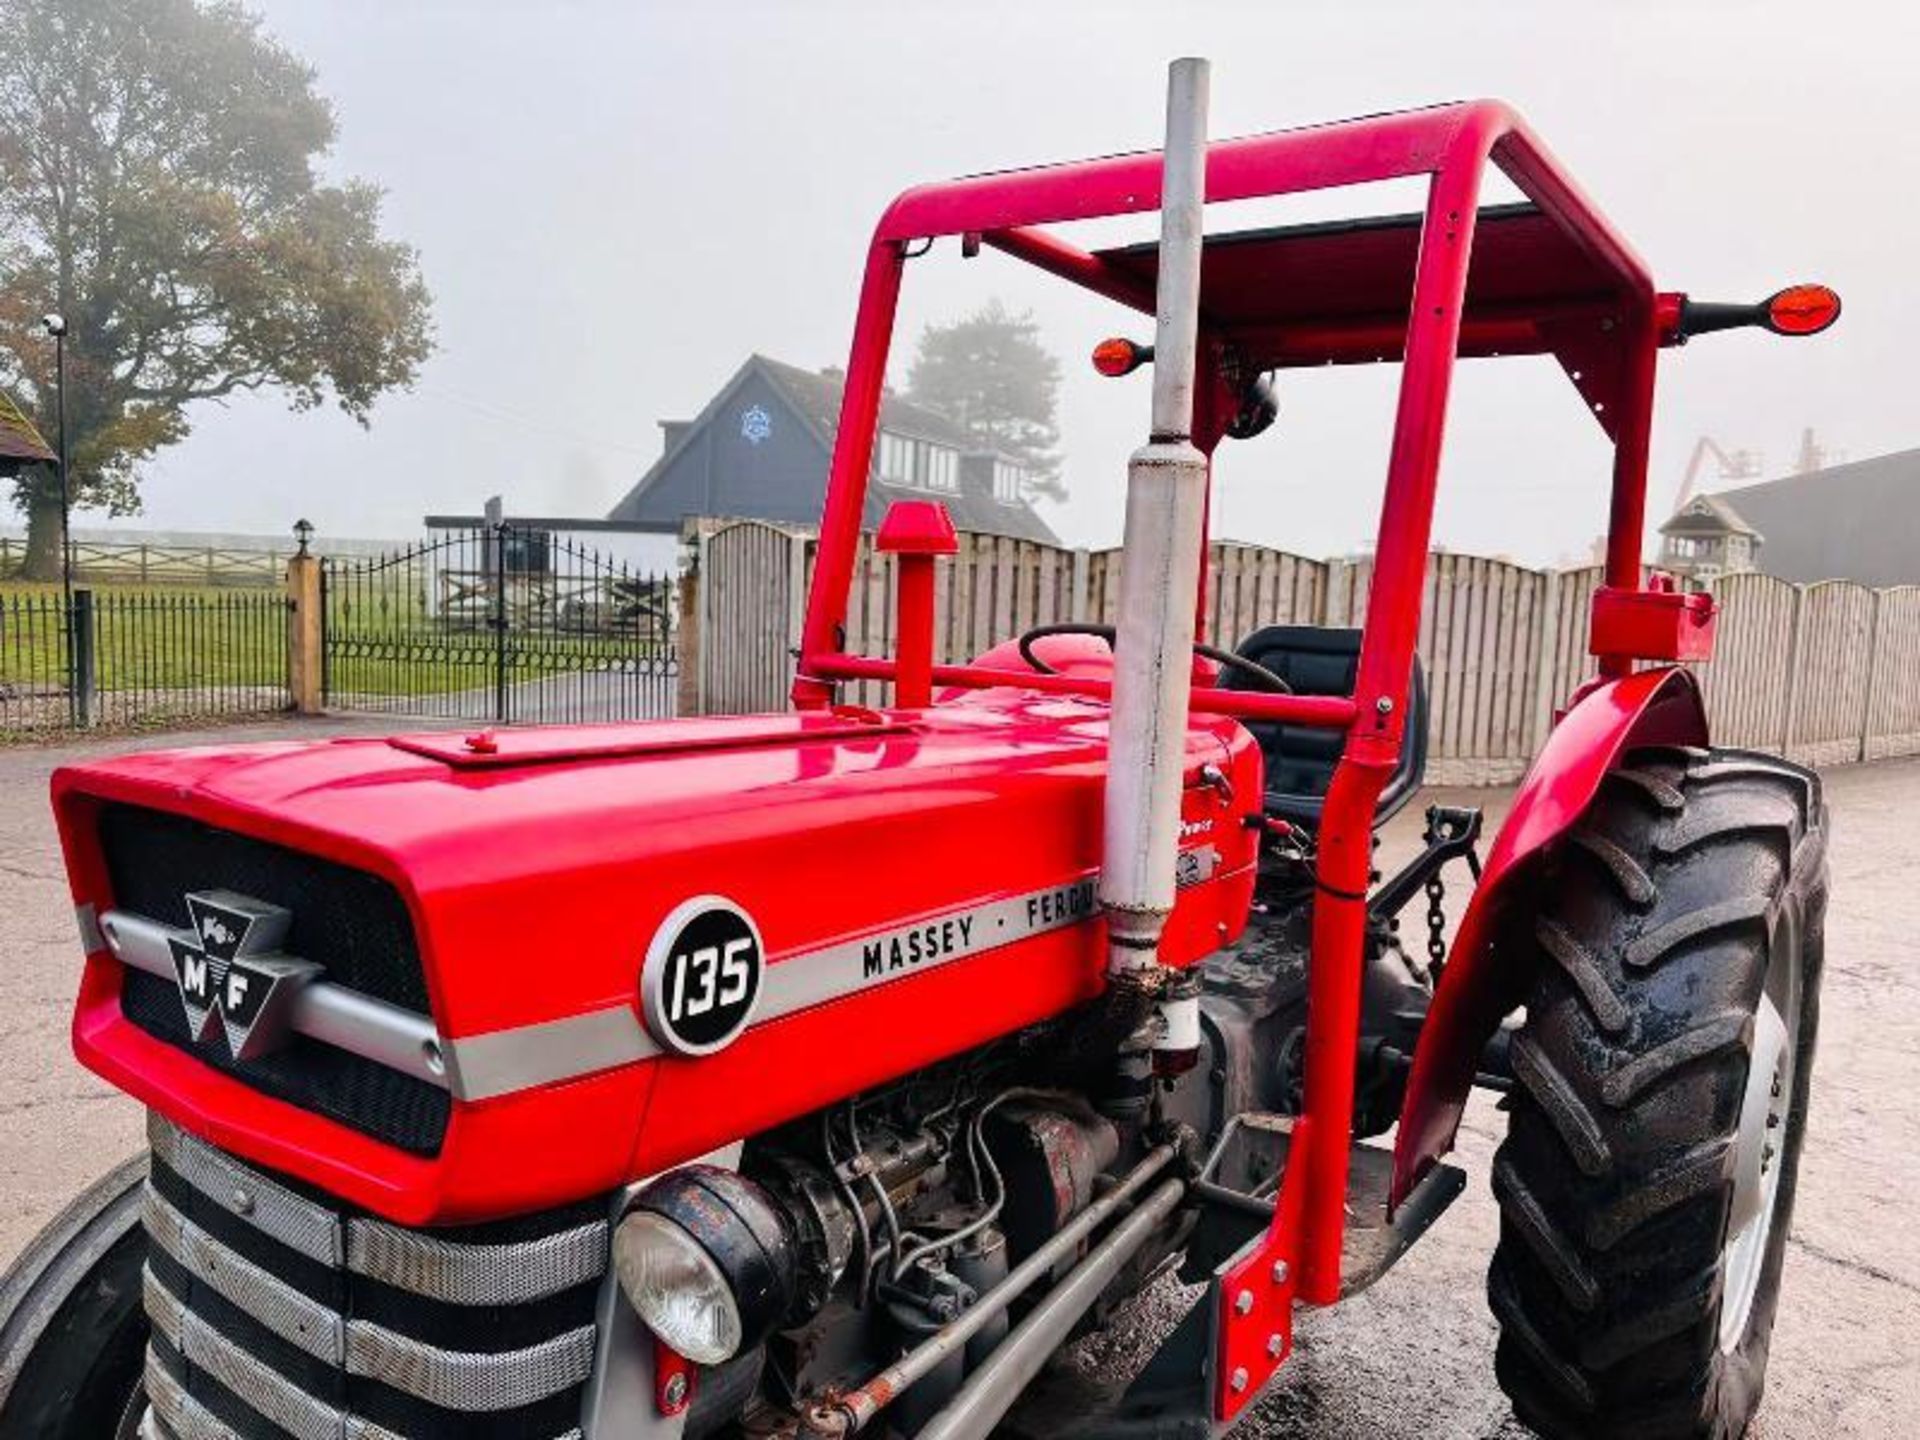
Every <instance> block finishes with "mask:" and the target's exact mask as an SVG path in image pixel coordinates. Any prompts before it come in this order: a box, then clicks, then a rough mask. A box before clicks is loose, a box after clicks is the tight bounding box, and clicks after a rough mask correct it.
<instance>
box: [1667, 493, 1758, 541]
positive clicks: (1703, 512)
mask: <svg viewBox="0 0 1920 1440" xmlns="http://www.w3.org/2000/svg"><path fill="white" fill-rule="evenodd" d="M1660 533H1661V534H1662V535H1702V534H1712V535H1718V534H1727V535H1753V536H1756V537H1757V536H1760V535H1761V532H1760V531H1758V530H1756V529H1754V528H1753V526H1751V525H1749V524H1748V523H1747V522H1746V521H1745V520H1744V519H1742V518H1741V516H1740V512H1739V511H1738V510H1736V509H1734V508H1733V506H1731V505H1729V504H1728V503H1727V501H1726V500H1725V498H1723V497H1722V496H1719V495H1696V496H1694V497H1693V498H1692V499H1691V500H1689V501H1687V503H1686V504H1685V505H1682V506H1681V507H1680V508H1679V509H1678V510H1676V511H1674V512H1673V515H1672V516H1671V517H1670V518H1669V519H1668V521H1667V523H1666V524H1664V525H1662V526H1661V527H1660Z"/></svg>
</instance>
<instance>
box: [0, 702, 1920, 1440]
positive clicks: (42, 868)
mask: <svg viewBox="0 0 1920 1440" xmlns="http://www.w3.org/2000/svg"><path fill="white" fill-rule="evenodd" d="M401 726H404V727H407V728H422V727H421V726H420V725H419V722H411V721H399V722H393V721H388V722H386V723H385V727H384V728H390V729H391V728H399V727H401ZM377 728H381V725H380V722H378V721H373V722H369V721H367V720H364V719H362V720H340V721H316V722H305V723H300V722H280V723H276V724H271V725H267V726H251V727H246V728H239V727H236V728H232V729H227V730H222V731H218V732H213V733H211V734H207V735H198V736H172V737H166V738H164V739H143V740H139V741H126V740H121V741H117V742H88V743H85V744H81V745H68V746H63V747H59V748H21V749H11V750H0V917H4V921H5V925H4V929H3V930H0V1264H4V1263H6V1262H8V1261H10V1260H11V1258H12V1256H13V1255H14V1253H15V1252H16V1251H17V1250H18V1249H19V1248H20V1247H21V1246H22V1245H24V1244H25V1243H26V1241H27V1239H28V1238H29V1237H30V1236H31V1235H32V1234H33V1233H34V1231H35V1230H37V1229H38V1228H39V1226H40V1225H41V1224H43V1223H44V1222H45V1221H46V1219H47V1218H48V1217H50V1216H51V1215H52V1214H53V1212H54V1211H55V1210H57V1209H58V1208H59V1207H60V1206H61V1205H62V1204H63V1203H64V1202H65V1201H66V1199H67V1198H68V1197H69V1196H71V1195H72V1194H74V1193H75V1192H76V1191H78V1190H79V1189H81V1188H82V1187H83V1186H84V1185H86V1184H87V1183H88V1182H89V1181H91V1180H93V1179H94V1178H95V1177H96V1176H98V1175H99V1174H100V1173H101V1172H102V1171H104V1170H106V1169H107V1168H108V1167H109V1166H110V1165H112V1164H113V1163H114V1162H115V1161H117V1160H118V1159H120V1158H121V1157H123V1156H125V1155H127V1154H129V1153H131V1152H132V1151H133V1150H134V1149H135V1148H136V1147H137V1146H138V1145H139V1144H140V1143H141V1120H140V1114H139V1111H138V1109H137V1107H135V1106H134V1105H133V1104H132V1103H131V1102H130V1101H128V1100H126V1099H124V1098H123V1097H121V1096H119V1095H117V1094H115V1093H114V1092H112V1091H110V1090H109V1089H107V1087H106V1086H104V1085H102V1084H101V1083H100V1082H98V1081H96V1080H94V1079H93V1078H92V1077H91V1076H89V1075H87V1074H86V1073H85V1072H83V1071H82V1070H81V1069H80V1068H79V1067H78V1066H77V1065H76V1064H75V1063H74V1062H73V1059H72V1057H71V1055H70V1054H69V1052H68V1048H67V1023H68V1017H69V1013H70V1009H71V1005H72V1001H73V992H74V985H75V981H76V977H77V975H78V973H79V950H78V945H77V943H76V939H75V935H74V928H73V912H72V907H71V904H70V902H69V899H68V896H67V891H66V882H65V880H64V878H63V876H62V874H61V868H60V862H59V855H58V851H57V848H56V845H55V841H54V835H53V826H52V823H51V819H50V817H49V815H48V811H47V800H46V795H47V777H48V775H49V774H50V773H51V771H52V770H53V768H54V767H55V766H56V765H57V764H60V763H63V762H64V761H66V760H68V759H71V758H74V757H77V756H80V755H87V754H96V753H105V752H111V751H113V750H116V749H127V748H132V747H133V746H134V745H139V746H141V747H143V748H144V747H152V746H156V745H160V744H181V743H187V742H188V741H205V740H212V741H219V740H232V739H239V738H242V737H245V738H266V737H269V736H271V737H275V738H280V737H286V736H290V735H304V736H315V735H321V734H332V733H342V732H347V731H361V732H365V731H367V730H369V729H377ZM1828 797H1829V801H1830V803H1831V805H1832V808H1833V813H1834V823H1833V849H1832V864H1833V871H1834V874H1833V891H1834V898H1833V904H1832V907H1831V910H1830V912H1829V916H1828V922H1827V944H1828V950H1827V970H1826V982H1825V989H1824V994H1823V1002H1822V1021H1821V1025H1822V1029H1821V1039H1820V1053H1819V1058H1818V1062H1817V1068H1816V1071H1815V1076H1814V1088H1813V1097H1814V1098H1813V1120H1812V1134H1811V1136H1810V1137H1809V1142H1808V1145H1807V1150H1806V1156H1805V1160H1804V1163H1803V1168H1802V1174H1801V1180H1800V1198H1799V1205H1798V1210H1797V1213H1796V1214H1795V1217H1794V1235H1793V1239H1792V1243H1791V1245H1790V1247H1789V1250H1788V1254H1787V1268H1786V1280H1785V1285H1786V1295H1785V1299H1784V1300H1783V1302H1782V1307H1781V1312H1780V1318H1779V1322H1778V1328H1777V1329H1776V1331H1775V1336H1774V1344H1773V1363H1772V1368H1771V1373H1772V1382H1771V1384H1770V1386H1769V1393H1768V1397H1767V1402H1766V1405H1765V1408H1764V1410H1763V1413H1762V1418H1761V1422H1760V1424H1759V1426H1758V1427H1757V1428H1756V1430H1755V1432H1754V1433H1755V1434H1756V1435H1758V1436H1761V1437H1764V1440H1788V1437H1794V1440H1798V1437H1806V1436H1817V1437H1821V1440H1834V1437H1842V1436H1874V1437H1883V1436H1896V1435H1912V1434H1916V1433H1920V1353H1916V1349H1917V1342H1920V1200H1917V1199H1916V1197H1917V1196H1920V966H1916V964H1915V962H1914V960H1913V950H1912V948H1911V947H1912V937H1911V935H1910V934H1909V933H1908V931H1907V925H1908V924H1909V922H1910V921H1911V920H1912V919H1913V917H1914V913H1915V912H1914V911H1913V910H1911V909H1909V908H1908V907H1909V906H1910V905H1911V904H1912V903H1913V900H1914V896H1915V893H1916V890H1920V878H1917V877H1920V829H1916V827H1915V825H1914V823H1913V817H1914V816H1915V815H1916V814H1920V761H1896V762H1888V763H1883V764H1879V765H1874V766H1870V767H1862V768H1849V769H1841V770H1836V771H1834V772H1832V773H1831V774H1830V775H1829V776H1828ZM1434 798H1436V799H1439V798H1444V799H1446V800H1448V801H1450V802H1452V803H1479V804H1484V805H1486V806H1487V807H1488V809H1489V811H1491V812H1497V811H1498V810H1499V809H1500V808H1501V806H1502V805H1503V803H1504V801H1505V798H1506V797H1505V795H1504V794H1502V793H1498V792H1478V793H1475V792H1448V793H1446V794H1445V795H1444V796H1441V795H1436V796H1435V797H1434ZM1489 818H1490V820H1491V819H1492V816H1491V815H1490V817H1489ZM1491 828H1492V827H1491V825H1490V826H1489V829H1490V830H1491ZM1417 830H1418V818H1417V815H1406V816H1402V817H1401V819H1400V820H1399V821H1396V823H1395V825H1394V827H1393V830H1392V833H1391V834H1390V835H1389V837H1388V843H1387V852H1388V858H1389V859H1391V857H1392V856H1393V855H1394V854H1395V853H1404V851H1405V850H1406V848H1407V847H1408V846H1409V845H1410V844H1411V843H1412V842H1413V840H1414V838H1415V835H1416V833H1417ZM1453 908H1454V909H1455V910H1456V911H1457V909H1458V903H1457V900H1456V902H1455V905H1454V907H1453ZM1503 1128H1504V1127H1503V1117H1502V1116H1501V1115H1500V1113H1499V1112H1498V1111H1497V1110H1495V1109H1494V1107H1493V1105H1492V1104H1491V1102H1490V1101H1488V1100H1486V1099H1485V1098H1477V1099H1476V1100H1475V1102H1474V1104H1473V1106H1472V1107H1471V1108H1470V1109H1469V1110H1468V1113H1467V1119H1466V1123H1465V1125H1464V1127H1463V1128H1462V1131H1461V1137H1460V1138H1461V1143H1460V1149H1459V1152H1458V1156H1457V1158H1458V1160H1459V1161H1460V1162H1461V1163H1462V1164H1464V1166H1465V1167H1466V1169H1467V1171H1468V1173H1469V1176H1470V1180H1469V1185H1468V1189H1467V1193H1466V1194H1465V1195H1464V1196H1463V1197H1462V1198H1461V1200H1460V1201H1459V1202H1458V1203H1457V1204H1456V1205H1455V1206H1454V1207H1453V1209H1452V1210H1451V1211H1450V1212H1449V1213H1448V1214H1447V1215H1446V1216H1445V1217H1444V1218H1443V1219H1442V1220H1441V1221H1440V1223H1439V1224H1438V1225H1437V1226H1436V1227H1435V1229H1434V1231H1433V1232H1432V1233H1431V1234H1430V1235H1429V1236H1428V1237H1427V1238H1426V1239H1425V1240H1424V1241H1423V1242H1422V1243H1421V1244H1420V1245H1418V1246H1416V1247H1415V1249H1414V1250H1413V1252H1412V1254H1411V1255H1410V1256H1409V1257H1408V1258H1407V1259H1406V1260H1405V1261H1403V1262H1402V1263H1401V1265H1400V1266H1399V1267H1398V1268H1397V1269H1395V1270H1394V1271H1393V1273H1392V1274H1390V1275H1389V1276H1387V1278H1386V1279H1385V1280H1383V1281H1382V1282H1381V1283H1380V1284H1379V1285H1377V1286H1376V1287H1375V1288H1374V1289H1372V1290H1371V1291H1369V1292H1367V1293H1366V1294H1364V1295H1362V1296H1360V1297H1358V1298H1357V1299H1354V1300H1352V1301H1349V1302H1348V1303H1346V1304H1345V1305H1342V1306H1341V1307H1339V1308H1338V1309H1335V1310H1331V1311H1325V1312H1313V1313H1308V1314H1306V1315H1304V1316H1303V1321H1302V1325H1301V1336H1302V1344H1301V1347H1300V1349H1299V1351H1298V1352H1297V1353H1296V1356H1295V1358H1294V1359H1293V1361H1292V1362H1291V1363H1290V1364H1289V1366H1288V1369H1287V1371H1286V1373H1285V1377H1284V1379H1283V1381H1282V1383H1281V1384H1280V1386H1279V1387H1277V1389H1276V1391H1275V1392H1274V1393H1273V1394H1271V1395H1269V1396H1268V1397H1267V1399H1266V1400H1265V1401H1264V1402H1263V1403H1262V1404H1261V1405H1260V1407H1259V1408H1258V1410H1257V1411H1256V1412H1255V1417H1254V1422H1253V1423H1252V1424H1251V1425H1249V1426H1248V1427H1247V1429H1246V1430H1245V1431H1244V1432H1243V1433H1246V1434H1249V1435H1261V1436H1274V1437H1278V1436H1308V1435H1311V1436H1328V1437H1355V1440H1358V1437H1362V1436H1369V1437H1371V1436H1382V1437H1405V1440H1466V1437H1490V1436H1518V1435H1522V1434H1524V1433H1525V1432H1523V1431H1522V1430H1521V1429H1520V1428H1519V1427H1518V1426H1517V1425H1515V1424H1514V1423H1513V1421H1512V1420H1511V1418H1510V1417H1509V1415H1508V1412H1507V1407H1506V1402H1505V1400H1504V1399H1503V1398H1502V1397H1501V1395H1500V1393H1499V1390H1498V1389H1497V1388H1496V1387H1495V1385H1494V1382H1493V1339H1494V1332H1493V1324H1492V1321H1491V1320H1490V1319H1489V1317H1488V1315H1487V1310H1486V1303H1485V1300H1484V1298H1483V1281H1484V1273H1485V1264H1486V1257H1487V1255H1488V1254H1489V1253H1490V1252H1491V1250H1492V1248H1493V1240H1494V1235H1495V1232H1496V1228H1497V1220H1496V1213H1495V1210H1494V1206H1493V1202H1492V1199H1491V1197H1490V1196H1489V1194H1488V1192H1487V1181H1486V1175H1487V1170H1488V1165H1489V1162H1490V1160H1491V1158H1492V1154H1493V1149H1494V1146H1495V1145H1496V1144H1497V1143H1498V1140H1499V1137H1500V1135H1501V1133H1502V1130H1503ZM1172 1298H1173V1297H1172V1296H1171V1295H1170V1294H1169V1293H1168V1292H1167V1291H1165V1290H1162V1291H1158V1292H1156V1293H1153V1294H1149V1295H1148V1296H1146V1297H1143V1299H1142V1301H1141V1302H1139V1303H1138V1304H1137V1305H1136V1306H1135V1307H1133V1309H1132V1313H1131V1314H1129V1315H1127V1316H1124V1317H1123V1323H1121V1324H1119V1325H1117V1326H1115V1327H1114V1328H1113V1329H1111V1330H1110V1331H1109V1332H1107V1333H1105V1334H1102V1335H1100V1336H1096V1337H1093V1338H1092V1339H1090V1340H1088V1341H1086V1342H1083V1343H1082V1345H1081V1346H1080V1347H1079V1348H1078V1350H1077V1353H1076V1356H1075V1359H1076V1362H1077V1363H1078V1364H1081V1365H1084V1366H1087V1367H1089V1368H1092V1369H1097V1370H1106V1371H1109V1372H1111V1371H1114V1370H1117V1369H1118V1368H1120V1367H1123V1366H1125V1365H1126V1364H1127V1363H1128V1361H1129V1359H1130V1358H1131V1357H1133V1356H1135V1355H1140V1354H1143V1353H1144V1350H1145V1348H1147V1347H1149V1346H1150V1345H1151V1344H1152V1339H1153V1335H1154V1332H1155V1331H1156V1329H1157V1328H1158V1327H1159V1326H1160V1325H1162V1324H1164V1323H1165V1322H1166V1318H1167V1315H1168V1313H1169V1309H1170V1304H1171V1301H1172Z"/></svg>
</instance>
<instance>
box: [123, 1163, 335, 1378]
mask: <svg viewBox="0 0 1920 1440" xmlns="http://www.w3.org/2000/svg"><path fill="white" fill-rule="evenodd" d="M143 1219H144V1221H145V1224H146V1227H147V1238H148V1240H150V1241H152V1242H153V1244H154V1245H156V1246H158V1247H159V1248H160V1249H161V1250H164V1251H165V1252H166V1253H167V1254H168V1255H169V1256H171V1257H172V1259H173V1261H174V1263H175V1264H177V1265H178V1266H179V1267H180V1268H181V1269H183V1270H185V1271H186V1272H187V1273H188V1274H189V1275H191V1276H192V1277H193V1278H194V1279H195V1280H197V1281H199V1282H200V1283H201V1284H203V1285H205V1286H206V1287H207V1288H208V1289H209V1290H211V1291H213V1292H214V1294H216V1295H218V1296H220V1297H221V1298H222V1299H223V1300H225V1301H227V1302H228V1303H229V1304H231V1305H233V1306H235V1307H236V1308H237V1309H240V1310H243V1311H245V1312H246V1313H247V1314H248V1315H251V1316H252V1317H253V1318H254V1319H255V1320H258V1321H259V1322H260V1323H261V1324H262V1325H265V1326H266V1327H267V1328H268V1329H269V1330H271V1331H273V1333H274V1334H276V1335H278V1336H279V1337H280V1338H281V1339H283V1340H285V1341H287V1342H288V1343H289V1344H292V1345H297V1346H299V1347H300V1348H301V1349H302V1350H304V1351H306V1352H307V1353H308V1354H309V1355H313V1356H316V1357H317V1358H319V1359H321V1360H325V1361H326V1362H327V1363H328V1364H329V1365H336V1366H337V1365H341V1364H344V1363H345V1361H346V1353H347V1344H346V1322H344V1321H343V1320H342V1319H341V1317H340V1315H339V1313H338V1312H336V1311H333V1310H329V1309H328V1308H327V1307H326V1306H324V1305H322V1304H320V1303H319V1302H318V1301H317V1300H312V1299H309V1298H308V1297H307V1296H305V1295H302V1294H301V1293H300V1292H299V1291H298V1290H296V1289H294V1288H293V1287H292V1286H291V1285H289V1284H287V1283H286V1281H284V1280H281V1279H279V1278H278V1277H276V1276H274V1275H270V1274H268V1273H267V1272H266V1271H265V1270H262V1269H261V1268H260V1267H259V1266H258V1265H255V1264H254V1263H253V1262H252V1261H251V1260H248V1259H246V1258H245V1257H244V1256H241V1255H239V1254H236V1253H235V1252H234V1251H232V1250H229V1249H227V1248H226V1246H224V1245H222V1244H220V1242H219V1241H217V1240H215V1239H214V1238H213V1237H212V1236H211V1235H209V1234H207V1232H206V1231H204V1230H202V1229H201V1228H200V1227H199V1226H197V1225H195V1224H194V1223H193V1222H192V1221H191V1220H189V1219H187V1217H186V1216H184V1215H182V1214H181V1213H180V1212H179V1211H178V1210H176V1209H174V1208H173V1206H171V1205H169V1204H168V1203H167V1201H166V1197H165V1196H163V1195H161V1194H160V1192H159V1191H157V1190H155V1189H154V1188H153V1184H152V1182H151V1181H149V1182H148V1184H147V1193H146V1203H145V1214H144V1216H143Z"/></svg>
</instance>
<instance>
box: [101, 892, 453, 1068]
mask: <svg viewBox="0 0 1920 1440" xmlns="http://www.w3.org/2000/svg"><path fill="white" fill-rule="evenodd" d="M98 923H99V928H100V934H101V937H102V938H103V939H104V941H105V943H106V948H107V949H108V950H109V951H110V952H111V953H112V954H113V956H114V958H115V959H117V960H118V961H120V963H121V964H123V965H127V966H131V967H132V968H133V969H135V970H144V971H146V972H147V974H149V975H156V976H158V977H159V978H160V979H162V980H166V981H169V982H170V983H173V984H178V983H179V976H178V974H177V973H176V972H175V970H174V968H173V950H172V948H171V945H170V943H169V942H170V941H172V940H173V939H175V938H177V937H178V936H179V934H180V932H178V931H176V930H174V929H173V927H172V926H170V925H163V924H162V923H161V922H160V921H158V920H152V919H149V918H148V917H147V916H145V915H136V914H134V913H133V912H132V911H130V910H109V911H107V912H106V913H105V914H104V915H102V916H100V918H99V922H98ZM82 934H83V936H84V934H85V930H84V926H83V929H82ZM89 953H91V952H89ZM290 1024H291V1026H292V1028H293V1029H294V1030H296V1031H297V1032H299V1033H300V1034H302V1035H306V1036H309V1037H311V1038H312V1039H314V1040H318V1041H319V1042H320V1043H321V1044H323V1045H332V1046H334V1047H335V1048H337V1049H340V1050H345V1051H347V1052H349V1053H350V1054H354V1055H358V1056H360V1057H361V1058H362V1059H363V1060H371V1061H373V1062H374V1063H375V1064H376V1065H385V1066H386V1067H387V1068H388V1069H389V1070H398V1071H400V1072H401V1073H403V1074H406V1075H411V1076H413V1078H414V1079H416V1080H424V1081H425V1082H426V1083H427V1084H429V1085H435V1086H438V1087H439V1088H440V1089H442V1090H445V1089H447V1088H448V1084H447V1073H446V1070H447V1066H446V1060H445V1045H444V1044H443V1042H442V1040H441V1038H440V1031H439V1030H438V1029H437V1028H436V1027H435V1025H434V1023H433V1020H432V1017H430V1016H427V1015H419V1014H415V1013H414V1012H413V1011H411V1010H402V1009H401V1008H400V1007H399V1006H398V1005H390V1004H388V1003H387V1002H386V1001H385V1000H376V999H375V998H374V997H373V996H371V995H363V994H361V993H360V992H359V991H358V990H349V989H347V987H346V986H344V985H336V984H334V983H333V982H331V981H328V980H316V981H314V982H313V983H312V984H310V985H308V986H306V987H305V988H304V989H303V990H302V991H301V992H300V994H299V995H298V996H296V997H295V999H294V1003H293V1013H292V1016H291V1019H290Z"/></svg>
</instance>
